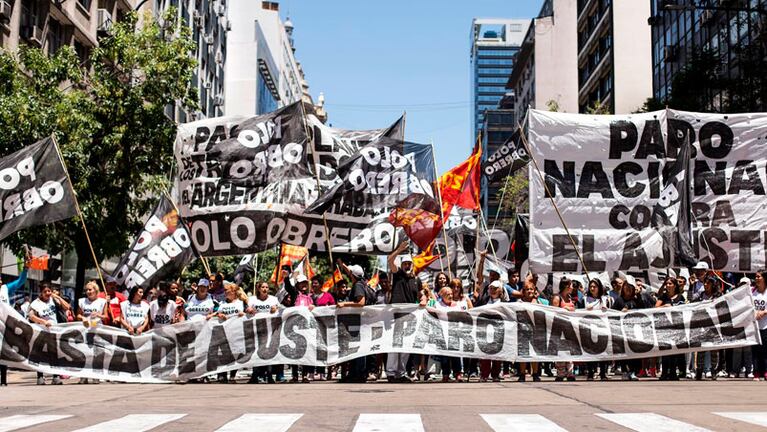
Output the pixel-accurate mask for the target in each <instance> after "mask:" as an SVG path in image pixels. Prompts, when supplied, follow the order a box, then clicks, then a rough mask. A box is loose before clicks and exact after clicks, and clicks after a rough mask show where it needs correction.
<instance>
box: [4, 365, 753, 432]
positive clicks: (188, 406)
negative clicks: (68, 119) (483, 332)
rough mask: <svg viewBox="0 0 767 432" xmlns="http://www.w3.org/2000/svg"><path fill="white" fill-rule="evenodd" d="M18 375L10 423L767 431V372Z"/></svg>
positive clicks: (56, 427) (21, 426) (9, 391)
mask: <svg viewBox="0 0 767 432" xmlns="http://www.w3.org/2000/svg"><path fill="white" fill-rule="evenodd" d="M10 380H11V385H10V386H8V387H0V432H3V431H10V430H18V431H33V430H42V431H74V430H87V431H106V432H117V431H143V430H152V431H216V430H220V431H235V430H237V431H245V430H253V431H259V432H279V431H288V430H289V431H291V432H297V431H319V430H331V431H351V430H354V431H358V432H365V431H392V432H394V431H396V432H403V431H456V430H458V431H493V430H495V431H498V432H508V431H533V430H544V431H563V430H565V431H585V430H623V431H626V430H638V431H652V432H663V431H682V430H715V431H731V430H738V431H740V430H743V431H748V430H754V431H756V430H761V431H765V430H767V382H753V381H750V380H749V381H746V380H727V379H719V380H718V381H715V382H712V381H702V382H693V381H680V382H659V381H657V380H649V379H648V380H642V381H639V382H622V381H617V380H614V381H610V382H599V381H596V382H586V381H580V380H579V381H576V382H570V383H567V382H565V383H554V382H552V381H551V379H550V378H545V379H544V381H543V382H541V383H532V382H527V383H518V382H516V381H504V382H501V383H481V384H480V383H475V382H472V383H446V384H443V383H436V382H435V383H414V384H387V383H384V382H380V383H368V384H338V383H335V382H312V383H309V384H277V385H265V384H262V385H247V384H245V383H244V381H242V382H241V383H239V384H183V385H182V384H175V385H155V384H145V385H138V384H116V383H102V384H99V385H80V384H76V380H69V381H67V382H66V383H65V385H62V386H52V385H46V386H36V385H34V374H30V373H18V372H16V373H12V375H11V377H10ZM716 413H719V414H716ZM722 413H729V414H724V415H722ZM629 414H634V415H629ZM42 421H46V422H45V423H39V422H42ZM749 421H751V422H752V423H749ZM753 422H755V423H756V424H754V423H753ZM758 424H761V426H758ZM696 428H698V429H696Z"/></svg>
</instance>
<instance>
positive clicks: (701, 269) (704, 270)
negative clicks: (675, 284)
mask: <svg viewBox="0 0 767 432" xmlns="http://www.w3.org/2000/svg"><path fill="white" fill-rule="evenodd" d="M692 271H693V274H694V275H695V281H694V282H693V281H692V280H691V281H690V287H689V288H688V289H689V291H688V292H687V300H688V301H690V302H692V301H695V296H696V295H698V294H699V293H700V292H701V291H703V289H704V285H705V279H706V274H708V271H709V267H708V263H707V262H705V261H698V263H697V264H695V267H693V268H692ZM690 279H692V278H690Z"/></svg>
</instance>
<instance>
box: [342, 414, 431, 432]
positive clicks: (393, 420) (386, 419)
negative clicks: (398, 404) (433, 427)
mask: <svg viewBox="0 0 767 432" xmlns="http://www.w3.org/2000/svg"><path fill="white" fill-rule="evenodd" d="M354 432H423V423H422V422H421V415H420V414H360V417H359V419H357V424H355V425H354Z"/></svg>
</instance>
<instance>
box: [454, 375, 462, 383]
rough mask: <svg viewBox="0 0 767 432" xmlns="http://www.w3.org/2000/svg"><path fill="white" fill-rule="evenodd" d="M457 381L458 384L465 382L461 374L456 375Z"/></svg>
mask: <svg viewBox="0 0 767 432" xmlns="http://www.w3.org/2000/svg"><path fill="white" fill-rule="evenodd" d="M455 381H456V382H463V375H461V374H458V375H456V376H455Z"/></svg>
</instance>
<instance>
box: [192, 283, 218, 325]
mask: <svg viewBox="0 0 767 432" xmlns="http://www.w3.org/2000/svg"><path fill="white" fill-rule="evenodd" d="M209 286H210V282H209V281H208V279H200V282H199V283H198V284H197V292H196V293H195V294H194V295H193V296H191V297H189V300H187V301H186V304H185V306H184V307H185V309H186V317H187V319H189V320H190V321H204V320H206V319H208V318H209V317H211V316H213V313H214V312H216V310H217V309H218V302H217V301H215V300H213V297H212V296H211V295H210V293H208V287H209Z"/></svg>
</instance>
